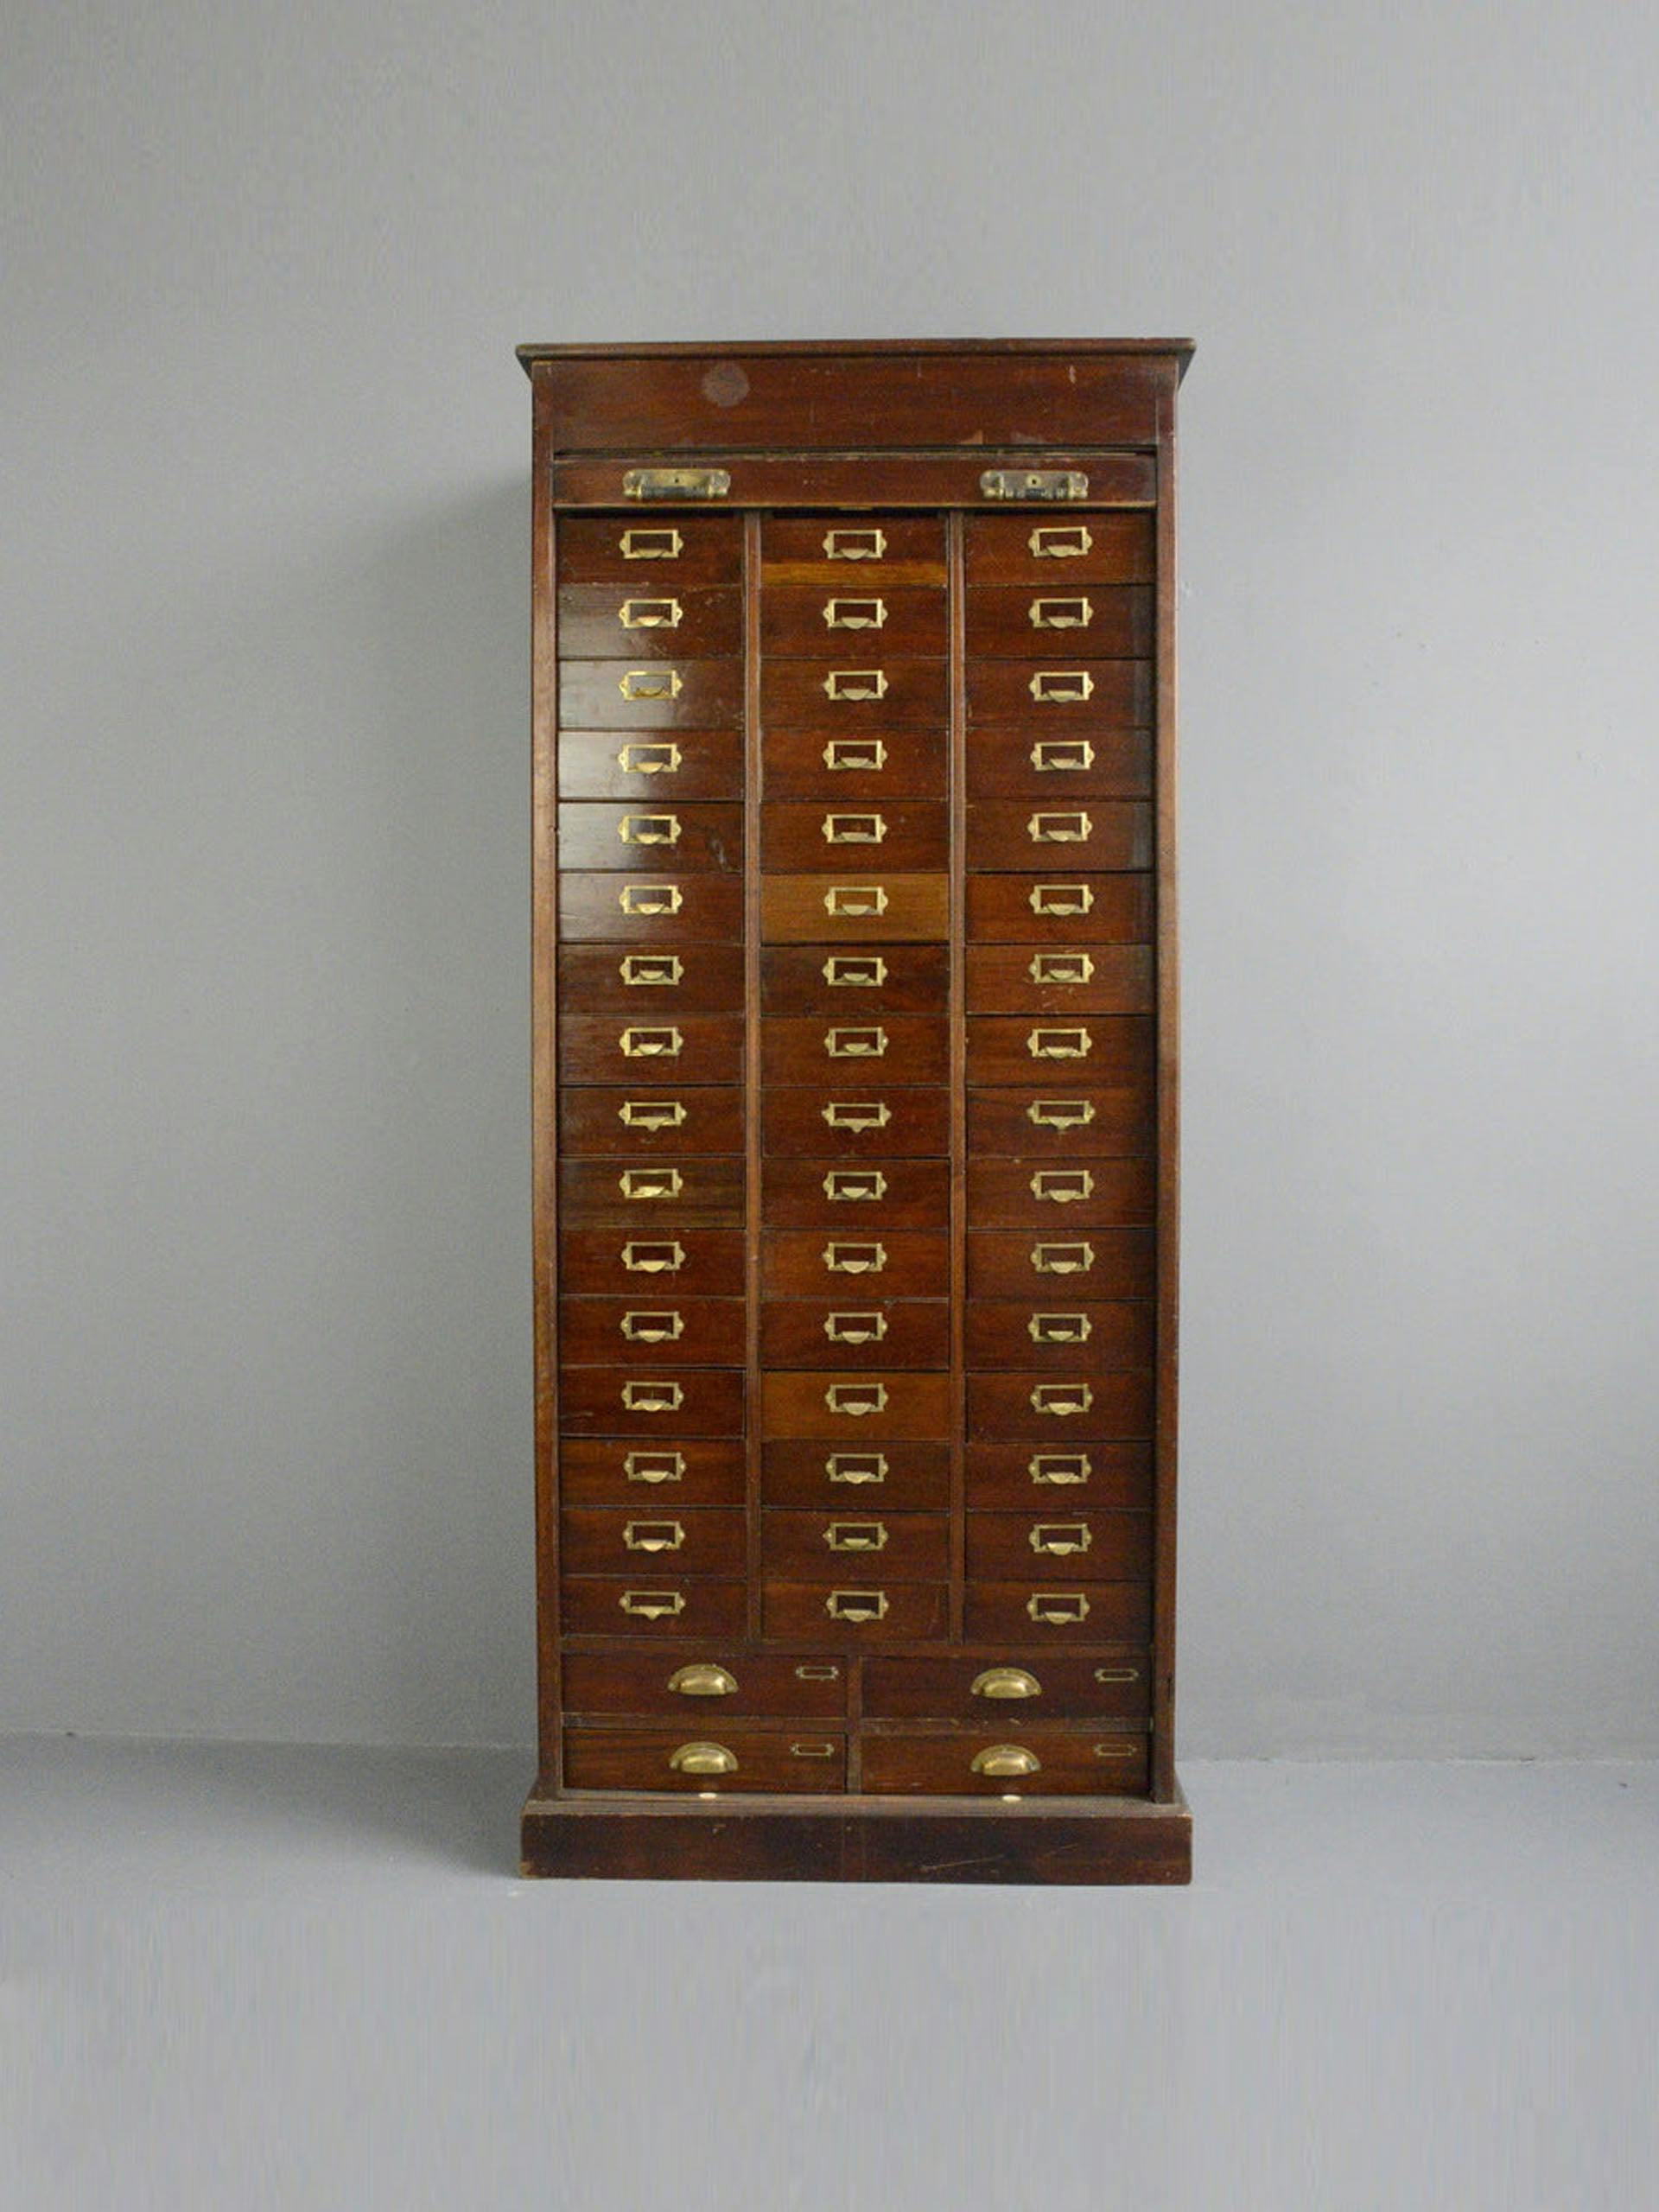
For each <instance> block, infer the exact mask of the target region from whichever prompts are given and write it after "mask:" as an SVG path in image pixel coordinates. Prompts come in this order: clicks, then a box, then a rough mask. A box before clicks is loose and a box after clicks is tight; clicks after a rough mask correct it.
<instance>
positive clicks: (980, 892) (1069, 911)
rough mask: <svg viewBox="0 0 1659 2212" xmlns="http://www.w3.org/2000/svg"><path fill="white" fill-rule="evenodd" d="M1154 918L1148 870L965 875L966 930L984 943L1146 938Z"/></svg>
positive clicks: (1118, 941) (1114, 941)
mask: <svg viewBox="0 0 1659 2212" xmlns="http://www.w3.org/2000/svg"><path fill="white" fill-rule="evenodd" d="M1154 924H1155V915H1154V907H1153V895H1152V878H1151V877H1150V876H1149V875H1135V874H1122V875H1097V874H1096V875H1091V874H1088V873H1087V872H1085V871H1078V872H1075V873H1074V872H1072V871H1071V870H1070V869H1068V868H1064V867H1062V868H1050V869H1049V870H1048V871H1047V872H1046V874H1035V875H970V876H969V879H968V935H969V938H970V939H977V940H978V941H979V942H981V943H982V944H1044V945H1048V944H1058V945H1067V944H1150V943H1151V941H1152V933H1153V930H1154Z"/></svg>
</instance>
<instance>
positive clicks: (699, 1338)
mask: <svg viewBox="0 0 1659 2212" xmlns="http://www.w3.org/2000/svg"><path fill="white" fill-rule="evenodd" d="M746 1310H747V1309H746V1307H745V1304H744V1301H743V1300H742V1299H741V1298H678V1297H675V1296H672V1295H671V1294H667V1293H664V1295H663V1296H662V1297H660V1298H657V1297H652V1296H646V1297H642V1298H562V1299H561V1300H559V1348H560V1350H561V1351H562V1352H563V1355H564V1357H565V1358H566V1359H568V1360H569V1361H571V1362H572V1363H574V1364H576V1365H582V1366H585V1365H588V1364H590V1363H603V1362H606V1361H611V1360H639V1361H648V1362H650V1363H651V1364H652V1366H655V1367H741V1366H742V1365H743V1363H744V1360H745V1357H746V1351H745V1335H744V1315H745V1313H746ZM989 1310H990V1311H992V1312H995V1311H996V1310H997V1309H996V1308H995V1307H992V1308H990V1309H989Z"/></svg>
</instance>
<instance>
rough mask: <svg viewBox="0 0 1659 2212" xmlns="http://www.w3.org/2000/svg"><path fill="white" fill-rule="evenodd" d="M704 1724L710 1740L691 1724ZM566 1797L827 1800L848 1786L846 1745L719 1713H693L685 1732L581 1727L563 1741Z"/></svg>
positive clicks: (827, 1736)
mask: <svg viewBox="0 0 1659 2212" xmlns="http://www.w3.org/2000/svg"><path fill="white" fill-rule="evenodd" d="M694 1720H696V1721H698V1722H700V1723H701V1722H702V1721H706V1722H707V1724H708V1733H707V1734H706V1735H704V1734H702V1733H701V1732H694V1731H693V1729H692V1725H691V1724H692V1722H693V1721H694ZM564 1786H565V1788H566V1789H664V1790H671V1791H674V1792H676V1793H677V1794H680V1795H685V1794H688V1793H689V1794H690V1795H692V1796H715V1795H718V1794H721V1793H727V1792H731V1791H735V1792H737V1793H739V1794H740V1795H741V1794H742V1793H744V1792H746V1791H750V1790H760V1791H765V1792H768V1793H770V1792H771V1791H772V1790H779V1791H803V1792H811V1793H816V1794H817V1795H823V1794H824V1793H826V1792H829V1791H835V1790H841V1789H845V1788H846V1786H847V1739H846V1738H845V1736H844V1735H843V1734H842V1732H840V1731H839V1730H836V1729H814V1728H812V1727H811V1726H808V1725H805V1724H804V1725H803V1726H801V1727H799V1728H792V1727H791V1728H757V1727H755V1726H753V1724H749V1725H747V1726H743V1727H741V1728H733V1727H729V1726H724V1725H721V1716H720V1714H718V1713H705V1714H702V1715H698V1714H695V1713H688V1714H687V1716H686V1720H685V1726H684V1727H683V1728H682V1729H673V1728H670V1729H662V1728H599V1727H592V1726H584V1725H578V1726H575V1727H572V1728H569V1729H568V1730H567V1731H566V1732H565V1738H564Z"/></svg>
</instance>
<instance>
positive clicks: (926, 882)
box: [760, 868, 950, 946]
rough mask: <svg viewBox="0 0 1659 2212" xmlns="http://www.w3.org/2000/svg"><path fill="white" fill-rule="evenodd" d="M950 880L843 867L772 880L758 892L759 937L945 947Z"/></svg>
mask: <svg viewBox="0 0 1659 2212" xmlns="http://www.w3.org/2000/svg"><path fill="white" fill-rule="evenodd" d="M949 933H950V877H949V876H947V875H893V874H887V873H884V872H883V871H882V870H881V869H880V868H877V869H874V870H871V869H864V868H847V869H843V870H842V872H841V873H840V874H836V875H835V876H833V877H829V878H825V877H823V876H821V875H771V876H767V877H766V880H764V881H763V883H762V884H761V887H760V935H761V937H762V938H763V939H764V940H766V942H767V943H768V944H823V945H826V946H834V945H838V944H915V943H918V942H931V941H938V942H939V943H943V942H944V939H945V938H946V937H947V936H948V935H949Z"/></svg>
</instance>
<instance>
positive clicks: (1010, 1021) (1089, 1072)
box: [968, 1014, 1154, 1090]
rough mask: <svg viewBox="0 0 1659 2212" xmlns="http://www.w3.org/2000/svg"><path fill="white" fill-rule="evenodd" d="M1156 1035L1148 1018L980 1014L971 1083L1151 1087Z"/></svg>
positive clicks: (973, 1031) (971, 1038)
mask: <svg viewBox="0 0 1659 2212" xmlns="http://www.w3.org/2000/svg"><path fill="white" fill-rule="evenodd" d="M1153 1068H1154V1032H1153V1024H1152V1021H1151V1020H1150V1019H1149V1018H1148V1017H1147V1016H1146V1015H1144V1014H1090V1015H1084V1016H1081V1017H1078V1018H1077V1019H1071V1020H1068V1019H1067V1018H1065V1016H1063V1015H1059V1014H1015V1015H1004V1014H976V1015H974V1016H973V1017H972V1019H971V1020H969V1024H968V1081H969V1084H988V1085H999V1086H1000V1085H1001V1084H1020V1086H1021V1087H1022V1088H1024V1089H1027V1090H1029V1089H1030V1087H1031V1086H1032V1084H1033V1083H1040V1084H1048V1083H1051V1082H1053V1083H1057V1084H1063V1085H1065V1087H1066V1088H1068V1089H1069V1088H1070V1087H1071V1085H1072V1084H1076V1083H1078V1082H1087V1083H1090V1084H1120V1083H1135V1082H1141V1083H1145V1082H1148V1081H1150V1079H1151V1077H1152V1073H1153Z"/></svg>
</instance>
